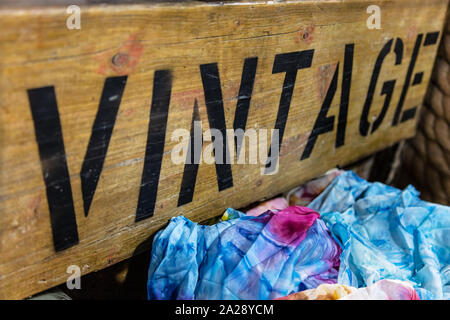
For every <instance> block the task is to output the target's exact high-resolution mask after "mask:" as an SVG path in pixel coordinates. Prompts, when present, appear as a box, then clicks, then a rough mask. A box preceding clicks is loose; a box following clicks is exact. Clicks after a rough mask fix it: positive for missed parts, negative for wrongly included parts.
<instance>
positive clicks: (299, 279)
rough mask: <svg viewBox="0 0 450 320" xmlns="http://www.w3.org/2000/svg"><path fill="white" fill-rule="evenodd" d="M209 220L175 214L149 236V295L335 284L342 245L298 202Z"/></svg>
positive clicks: (218, 294)
mask: <svg viewBox="0 0 450 320" xmlns="http://www.w3.org/2000/svg"><path fill="white" fill-rule="evenodd" d="M228 210H230V212H229V214H228V216H237V218H235V219H231V220H227V221H223V222H220V223H217V224H215V225H213V226H207V225H199V224H197V223H194V222H192V221H190V220H189V219H187V218H185V217H183V216H178V217H174V218H172V219H171V221H170V223H169V225H168V226H167V227H166V228H165V229H164V230H161V231H159V232H158V233H157V234H156V236H155V238H154V242H153V248H152V253H151V260H150V267H149V271H148V282H147V292H148V298H149V299H185V300H190V299H262V300H264V299H274V298H277V297H283V296H286V295H288V294H290V293H292V292H297V291H301V290H305V289H310V288H315V287H317V286H318V285H320V284H322V283H336V280H337V274H338V272H337V268H338V266H339V255H340V253H341V249H340V247H339V245H338V244H337V243H336V241H335V240H334V239H333V238H332V237H331V235H330V234H329V232H328V230H327V228H326V227H325V224H324V223H323V221H321V220H319V219H317V218H318V217H319V214H318V213H317V212H315V211H313V210H311V209H308V208H304V207H288V208H286V209H285V210H281V211H278V212H271V211H268V212H266V213H264V214H262V215H260V216H258V217H254V216H244V214H242V213H241V214H237V213H236V211H235V210H232V209H228Z"/></svg>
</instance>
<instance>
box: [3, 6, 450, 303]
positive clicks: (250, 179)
mask: <svg viewBox="0 0 450 320" xmlns="http://www.w3.org/2000/svg"><path fill="white" fill-rule="evenodd" d="M369 5H377V6H378V7H379V9H380V11H379V12H380V21H379V22H380V25H379V27H380V28H379V29H377V28H374V27H373V26H374V25H373V21H371V19H372V18H371V13H367V7H368V6H369ZM446 6H447V0H430V1H422V0H408V1H406V0H398V1H365V0H360V1H340V2H339V1H336V2H327V1H317V2H316V1H308V2H303V1H300V2H289V3H271V2H270V3H269V2H267V3H262V2H259V3H258V2H254V3H225V4H220V5H219V4H211V3H210V4H209V3H184V4H167V5H151V4H147V5H145V4H143V5H124V6H121V5H117V6H113V5H102V6H81V11H80V29H77V28H68V22H67V19H68V18H70V17H69V15H68V14H67V12H66V8H65V7H43V8H24V9H20V8H9V9H8V8H4V7H3V8H2V9H1V10H0V29H1V30H2V32H0V52H1V58H0V168H1V175H0V179H1V180H0V298H23V297H25V296H27V295H30V294H33V293H36V292H39V291H42V290H44V289H46V288H49V287H52V286H55V285H57V284H60V283H63V282H65V281H66V280H67V278H68V277H69V276H70V273H67V271H68V267H69V266H71V265H75V266H79V268H80V270H81V273H82V274H86V273H88V272H91V271H95V270H99V269H101V268H104V267H106V266H109V265H111V264H114V263H116V262H118V261H120V260H123V259H125V258H128V257H130V256H131V255H132V254H133V252H135V250H136V248H138V247H139V248H140V250H141V249H150V244H149V243H147V245H141V244H142V243H145V242H144V241H145V240H146V239H148V237H149V236H150V235H152V234H153V233H155V232H156V231H157V230H159V229H160V228H162V227H163V226H164V225H165V224H166V223H167V222H168V221H169V219H170V218H171V217H173V216H176V215H181V214H182V215H185V216H187V217H188V218H190V219H192V220H194V221H202V220H205V219H206V218H210V217H212V216H217V215H219V214H220V213H221V212H222V211H223V210H224V209H225V208H226V207H234V208H239V207H242V206H245V205H248V204H250V203H252V202H254V201H257V200H259V199H261V198H264V197H271V196H274V195H276V194H278V193H280V192H283V191H286V190H288V189H289V188H292V187H294V186H297V185H299V184H300V183H302V182H304V181H306V180H308V179H310V178H313V177H315V176H318V175H320V174H322V173H324V172H325V171H326V170H328V169H330V168H332V167H335V166H336V165H345V164H347V163H350V162H352V161H355V160H357V159H359V158H361V157H364V156H367V155H369V154H371V153H373V152H375V151H377V150H379V149H381V148H384V147H387V146H389V145H392V144H393V143H395V142H397V141H399V140H401V139H404V138H408V137H411V136H412V135H413V134H414V131H415V125H416V121H415V119H416V118H417V115H418V113H419V107H420V105H421V103H422V99H423V97H424V94H425V91H426V88H427V83H428V82H429V79H430V75H431V74H430V73H431V70H432V66H433V62H434V59H435V56H436V50H437V47H438V42H439V40H440V37H441V33H440V31H441V29H442V25H443V21H444V17H445V11H446ZM209 129H211V130H209ZM230 129H231V130H232V131H231V133H233V132H235V131H234V130H236V131H237V130H238V129H240V130H242V132H244V133H247V132H256V133H257V134H258V135H257V139H258V140H256V142H252V141H253V140H251V138H248V137H247V136H244V138H243V139H241V140H239V139H234V138H233V137H231V138H230V137H229V136H228V135H227V134H228V133H229V131H230ZM214 130H215V131H214ZM264 130H267V132H265V131H264ZM213 131H214V132H213ZM261 132H263V133H267V134H266V135H264V134H261ZM183 133H184V135H183ZM186 133H187V136H186ZM216 134H219V135H220V134H223V136H222V137H221V139H219V138H218V135H216ZM249 136H250V135H249ZM247 141H250V143H248V142H247ZM191 142H192V143H191ZM240 142H242V143H240ZM235 145H236V146H237V147H238V148H237V149H240V150H244V151H245V152H244V155H245V156H244V157H243V158H241V159H244V161H241V163H238V161H237V156H236V153H237V149H236V148H233V147H234V146H235ZM245 145H246V146H247V147H246V149H243V148H244V146H245ZM263 146H266V147H267V148H266V149H264V148H263ZM254 147H257V148H256V149H255V148H254ZM221 148H222V149H221ZM252 148H253V149H252ZM219 150H222V151H223V150H225V151H224V152H219ZM230 150H232V151H230ZM252 150H253V151H252ZM255 150H257V151H255ZM255 152H258V156H257V158H256V160H257V161H256V162H255V161H254V159H255V158H252V155H254V154H252V153H255ZM178 154H181V156H178V158H177V155H178ZM185 155H188V156H186V160H188V161H182V162H179V161H175V160H174V159H178V160H179V159H180V157H181V159H184V158H183V157H184V156H185ZM208 155H209V157H208ZM211 159H212V161H211ZM246 159H248V160H246ZM251 159H253V160H251ZM190 160H193V161H190ZM222 160H224V161H222ZM272 169H273V170H272ZM81 285H82V283H81ZM74 290H75V289H74Z"/></svg>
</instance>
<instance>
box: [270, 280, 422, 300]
mask: <svg viewBox="0 0 450 320" xmlns="http://www.w3.org/2000/svg"><path fill="white" fill-rule="evenodd" d="M277 300H420V298H419V296H418V295H417V292H416V290H414V288H413V287H412V286H411V285H410V284H409V283H407V282H404V281H399V280H387V279H385V280H380V281H377V282H375V283H374V284H372V285H370V286H368V287H365V288H359V289H358V288H355V287H350V286H347V285H345V284H321V285H320V286H318V287H317V288H315V289H309V290H304V291H301V292H296V293H292V294H290V295H288V296H286V297H282V298H278V299H277Z"/></svg>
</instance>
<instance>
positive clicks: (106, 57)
mask: <svg viewBox="0 0 450 320" xmlns="http://www.w3.org/2000/svg"><path fill="white" fill-rule="evenodd" d="M143 52H144V47H143V46H142V44H141V43H140V41H139V40H138V39H137V35H131V36H130V37H129V38H128V40H126V41H125V42H124V43H122V45H121V46H120V47H119V48H118V49H116V50H114V51H108V52H106V53H104V54H101V55H100V56H97V59H98V60H99V61H100V66H99V68H98V69H97V73H99V74H102V75H106V74H108V73H113V74H116V75H128V74H130V73H131V72H132V71H133V70H134V69H135V67H136V65H137V64H138V63H139V61H140V59H141V57H142V53H143Z"/></svg>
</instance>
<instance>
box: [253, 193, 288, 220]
mask: <svg viewBox="0 0 450 320" xmlns="http://www.w3.org/2000/svg"><path fill="white" fill-rule="evenodd" d="M287 207H289V204H288V202H287V201H286V199H285V198H283V197H278V198H273V199H270V200H267V201H264V202H261V203H260V204H258V205H257V206H256V207H254V208H252V209H250V210H248V211H246V212H245V214H246V215H248V216H259V215H260V214H262V213H264V212H266V211H268V210H270V211H278V210H283V209H286V208H287Z"/></svg>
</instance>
